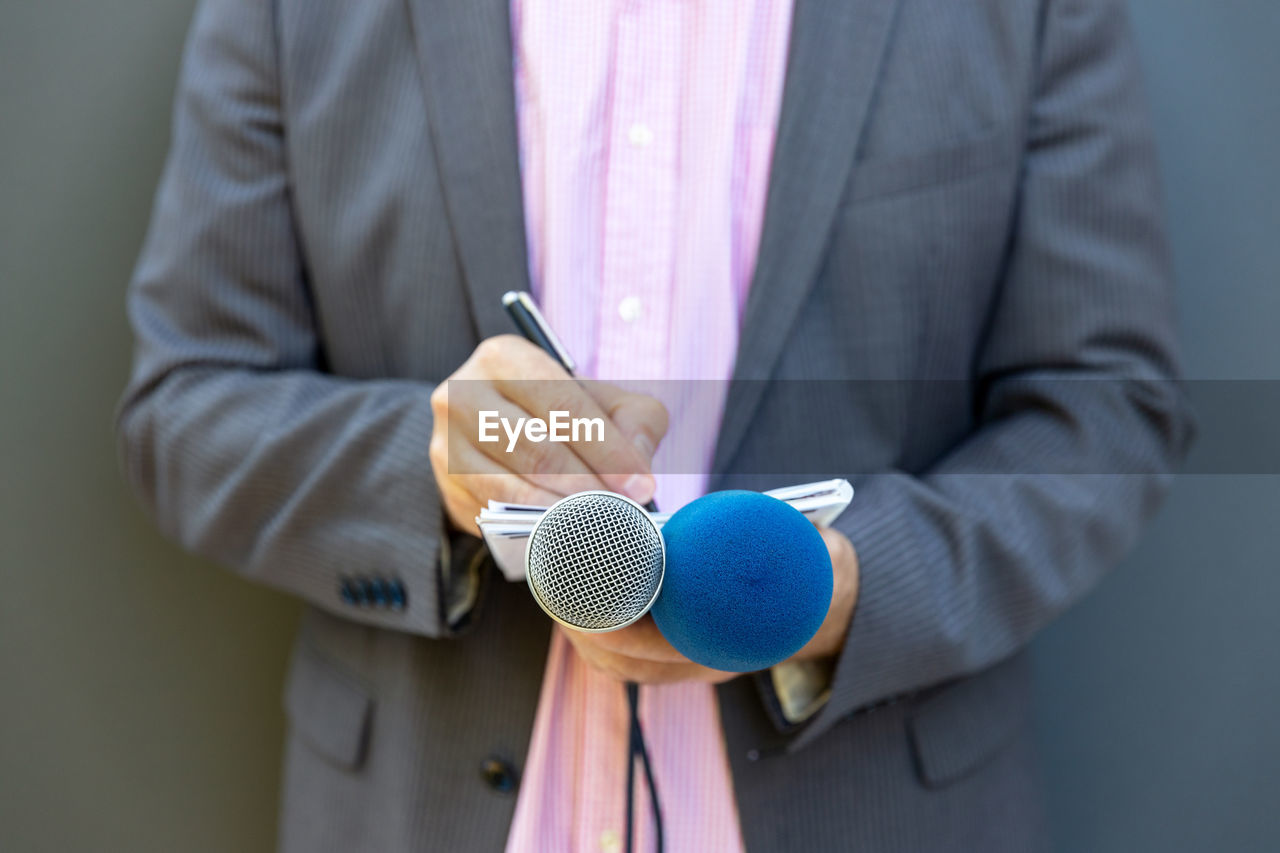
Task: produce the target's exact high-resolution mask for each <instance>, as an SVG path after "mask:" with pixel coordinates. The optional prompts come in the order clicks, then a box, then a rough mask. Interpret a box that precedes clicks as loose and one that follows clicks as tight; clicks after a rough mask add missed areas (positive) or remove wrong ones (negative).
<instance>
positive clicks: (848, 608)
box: [792, 527, 858, 660]
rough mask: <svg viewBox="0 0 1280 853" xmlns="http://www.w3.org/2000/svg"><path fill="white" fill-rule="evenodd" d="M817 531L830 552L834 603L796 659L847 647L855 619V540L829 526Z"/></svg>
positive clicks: (822, 655) (835, 652) (827, 654)
mask: <svg viewBox="0 0 1280 853" xmlns="http://www.w3.org/2000/svg"><path fill="white" fill-rule="evenodd" d="M818 532H819V533H821V534H822V541H823V542H825V543H826V544H827V553H828V554H830V555H831V574H832V589H831V606H830V607H829V608H827V618H826V619H825V620H823V622H822V626H821V627H820V628H818V633H816V634H814V635H813V639H812V640H810V641H809V642H808V643H806V644H805V646H804V648H802V649H801V650H800V651H798V652H796V653H795V655H794V656H793V657H792V659H793V660H813V659H816V658H825V657H836V656H838V655H839V654H840V651H841V650H842V649H843V648H844V639H845V636H846V635H847V634H848V633H849V623H850V622H852V621H853V610H854V607H855V606H856V605H857V603H858V552H857V551H856V550H854V547H853V543H852V542H850V541H849V538H848V537H847V536H845V535H844V534H843V533H841V532H840V531H838V530H835V529H833V528H830V527H820V528H818Z"/></svg>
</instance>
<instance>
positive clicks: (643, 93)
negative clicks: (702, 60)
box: [596, 0, 682, 379]
mask: <svg viewBox="0 0 1280 853" xmlns="http://www.w3.org/2000/svg"><path fill="white" fill-rule="evenodd" d="M680 14H681V12H680V7H679V4H678V3H673V2H670V0H629V2H625V3H623V4H622V6H621V9H620V12H619V19H618V25H617V35H616V38H617V44H616V50H615V60H614V63H613V67H612V72H611V73H612V98H611V110H610V113H609V131H608V150H609V156H608V167H607V172H606V180H605V189H604V192H605V200H604V240H603V252H602V257H601V287H600V294H601V299H600V309H599V310H600V317H599V329H600V330H601V333H600V335H599V338H598V342H597V353H596V354H597V376H599V377H600V378H613V379H661V378H664V377H665V376H666V374H667V368H668V365H667V360H668V358H667V356H668V353H669V352H670V346H669V330H670V325H671V324H670V322H669V320H670V316H669V312H670V309H671V299H670V298H669V291H670V288H671V286H672V281H671V276H672V270H673V269H674V263H673V259H674V251H675V247H674V240H675V221H676V180H677V177H678V175H677V172H678V166H679V163H678V158H677V143H678V135H679V109H678V105H679V101H678V98H679V84H680V73H681V69H680V67H679V59H678V56H679V52H678V50H677V47H678V45H679V44H680V38H681V35H682V33H681V20H680Z"/></svg>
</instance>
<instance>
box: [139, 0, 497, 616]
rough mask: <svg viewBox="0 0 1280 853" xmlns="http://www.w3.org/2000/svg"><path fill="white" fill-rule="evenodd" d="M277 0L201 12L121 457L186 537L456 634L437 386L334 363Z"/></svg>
mask: <svg viewBox="0 0 1280 853" xmlns="http://www.w3.org/2000/svg"><path fill="white" fill-rule="evenodd" d="M272 5H273V4H271V3H268V2H263V1H262V0H208V2H204V3H202V4H201V6H200V7H199V9H198V11H197V14H196V18H195V22H194V24H193V27H192V31H191V35H190V38H189V41H188V44H187V50H186V54H185V59H184V66H183V72H182V75H181V78H180V81H179V86H178V94H177V100H176V105H175V112H174V126H173V139H172V147H171V151H170V155H169V160H168V162H167V165H166V168H165V172H164V175H163V178H162V181H161V186H160V189H159V191H158V194H157V198H156V203H155V208H154V212H153V219H152V223H151V228H150V231H149V234H148V237H147V240H146V244H145V246H144V248H143V252H142V255H141V258H140V260H139V263H138V267H137V269H136V272H135V276H134V279H133V281H132V284H131V287H130V291H129V298H128V309H129V317H130V321H131V323H132V325H133V329H134V333H135V339H136V349H135V356H134V368H133V373H132V377H131V380H130V383H129V385H128V388H127V389H126V391H125V394H124V397H123V399H122V401H121V404H120V407H119V409H118V413H117V431H118V437H119V447H120V453H121V457H122V461H123V466H124V469H125V472H126V476H127V478H128V480H129V481H130V483H131V485H132V486H133V488H134V489H135V491H136V492H137V494H138V495H139V496H140V497H141V500H142V502H143V504H144V506H145V507H146V509H147V510H148V511H149V513H150V514H151V515H152V516H153V517H154V519H155V521H156V522H157V523H158V525H159V527H160V528H161V530H162V531H163V532H164V533H165V534H166V535H167V536H169V537H171V538H173V539H175V540H177V541H178V542H179V543H181V544H182V545H183V546H184V547H186V548H187V549H189V550H191V551H193V552H196V553H198V554H200V555H203V556H205V557H208V558H210V559H212V560H215V561H217V562H219V563H221V564H224V565H226V566H229V567H232V568H234V569H235V570H237V571H238V572H240V573H242V574H244V575H246V576H248V577H250V578H253V579H255V580H257V581H260V582H262V583H265V584H268V585H270V586H273V587H276V588H279V589H281V590H284V591H287V592H289V593H292V594H294V595H297V596H300V597H302V598H303V599H306V600H307V601H309V602H311V603H313V604H315V605H318V606H319V607H322V608H325V609H328V610H331V611H333V612H335V613H338V614H340V615H343V616H347V617H350V618H353V619H356V620H359V621H363V622H367V623H370V624H374V625H379V626H384V627H388V628H396V629H400V630H405V631H411V632H415V633H419V634H424V635H427V636H440V635H444V634H448V633H449V632H450V625H449V620H448V618H447V612H448V610H449V608H450V600H451V598H456V596H452V595H451V592H450V590H449V589H448V588H446V587H447V585H446V584H444V583H443V581H442V571H441V563H440V560H441V557H442V556H443V555H444V553H445V552H447V551H448V550H449V548H448V544H449V543H448V540H447V534H446V533H445V527H444V524H443V512H442V509H441V503H440V499H439V496H438V493H437V490H436V487H435V484H434V482H433V479H432V475H431V467H430V464H429V462H428V457H427V445H428V442H429V440H430V436H431V430H432V417H431V407H430V404H429V395H430V392H431V386H430V385H428V384H424V383H422V382H414V381H402V380H385V381H357V380H353V379H347V378H340V377H336V376H333V375H328V374H326V373H325V372H324V369H323V364H324V352H323V341H322V340H321V339H320V336H319V335H318V332H317V329H316V321H315V317H314V315H313V312H312V306H311V303H310V297H309V292H308V285H307V276H306V271H305V268H304V263H303V255H302V252H301V251H300V249H299V244H298V240H297V238H296V234H295V230H294V223H293V219H292V215H291V210H290V186H289V178H288V173H287V168H286V162H285V153H284V137H283V134H284V128H283V126H282V119H281V103H280V87H279V83H278V79H277V68H276V61H277V60H276V48H275V28H274V19H273V10H272ZM468 540H470V541H468ZM475 544H476V541H475V540H472V539H471V537H459V539H458V540H457V541H456V542H455V546H456V547H455V548H454V550H455V551H458V552H459V554H458V556H459V557H460V559H459V560H457V561H455V562H457V563H460V564H461V565H469V564H471V563H472V562H473V561H472V560H471V559H470V557H469V556H464V555H462V554H461V553H460V551H461V549H463V548H466V549H468V551H473V550H474V546H475ZM344 588H345V589H344ZM344 598H345V600H344Z"/></svg>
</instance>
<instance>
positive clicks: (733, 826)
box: [507, 0, 791, 853]
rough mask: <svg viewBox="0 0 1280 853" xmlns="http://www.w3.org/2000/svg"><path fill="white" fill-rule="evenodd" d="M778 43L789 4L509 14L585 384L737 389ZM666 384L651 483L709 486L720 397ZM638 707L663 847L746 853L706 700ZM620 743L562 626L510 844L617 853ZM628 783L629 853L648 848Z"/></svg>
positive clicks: (523, 139)
mask: <svg viewBox="0 0 1280 853" xmlns="http://www.w3.org/2000/svg"><path fill="white" fill-rule="evenodd" d="M790 30H791V0H733V2H728V0H726V2H703V3H690V2H687V0H558V1H557V2H554V3H549V2H540V0H513V2H512V35H513V43H514V46H515V60H516V62H515V68H516V81H515V82H516V95H517V111H518V115H519V132H520V155H521V168H522V180H523V188H524V203H525V220H526V223H527V225H526V227H527V229H528V237H529V254H530V258H529V264H530V272H531V275H532V281H533V287H534V292H535V294H536V295H537V296H538V298H539V300H540V302H541V304H542V307H543V311H544V313H545V314H546V316H547V319H548V321H549V322H550V323H551V325H552V327H553V328H555V329H556V331H557V332H558V333H559V334H560V336H561V337H562V338H563V339H564V342H565V344H566V346H567V347H568V349H569V351H570V352H571V353H572V354H573V355H574V357H575V359H577V360H578V362H579V368H580V371H581V373H582V374H583V375H586V376H592V377H595V378H599V379H610V380H662V379H716V380H723V379H727V378H728V377H729V376H730V375H731V374H732V371H733V362H734V358H735V354H736V351H737V345H738V329H739V325H740V322H741V317H742V310H743V308H744V306H745V303H746V296H747V290H748V287H749V285H750V280H751V275H752V271H753V269H754V266H755V259H756V250H757V246H758V243H759V239H760V229H761V225H762V220H763V214H764V201H765V193H766V191H767V187H768V178H769V164H770V159H771V156H772V153H773V142H774V135H775V130H776V126H777V118H778V109H779V105H780V101H781V96H782V84H783V79H784V76H785V67H786V55H787V42H788V39H789V35H790ZM662 387H664V388H667V389H670V390H669V392H668V393H667V394H666V395H665V398H664V400H663V402H664V403H666V404H667V408H668V410H669V412H670V416H671V419H670V430H669V432H668V439H667V441H665V442H664V444H663V446H662V447H661V448H659V451H658V457H657V459H656V460H655V468H656V469H658V470H661V468H662V467H663V456H664V454H666V455H668V456H669V455H670V454H672V453H680V454H681V455H680V458H681V460H682V466H683V467H682V468H681V470H691V469H690V467H689V466H688V465H687V463H685V462H684V460H688V459H695V460H699V461H700V462H701V463H702V464H701V465H700V466H698V467H699V468H700V469H701V470H703V471H705V470H706V469H707V468H709V466H710V462H711V456H712V453H713V451H714V447H715V439H716V432H717V429H718V425H719V421H720V415H721V411H722V407H723V402H724V401H723V397H722V396H720V395H711V396H712V397H713V399H711V400H708V395H707V394H705V393H704V392H705V389H704V392H703V393H699V394H697V395H696V396H697V399H692V398H691V397H690V396H689V395H681V394H680V393H679V392H678V390H677V389H676V387H675V386H674V385H673V384H667V385H663V386H662ZM716 387H719V388H721V389H722V390H723V386H722V385H719V384H717V385H716ZM722 390H721V392H720V394H721V395H722ZM681 396H684V397H685V398H684V399H681V398H680V397H681ZM676 444H680V445H683V446H684V448H685V449H683V450H676V449H675V447H674V445H676ZM690 448H691V449H690ZM705 488H706V475H705V474H660V475H659V476H658V491H657V496H656V498H657V501H658V504H659V505H660V506H662V507H663V508H664V509H674V508H677V507H679V506H681V505H683V504H684V503H687V502H688V501H690V500H692V499H693V498H695V497H697V496H698V495H700V494H702V493H703V491H704V490H705ZM640 695H641V699H640V703H641V722H642V725H643V727H644V730H645V734H646V736H647V738H648V741H649V748H650V751H651V757H652V760H653V763H654V772H655V775H656V777H657V784H658V788H659V793H660V795H661V797H662V807H663V817H664V827H665V831H666V839H667V847H668V849H669V850H673V851H684V850H716V851H735V850H741V849H742V841H741V837H740V834H739V828H738V817H737V807H736V804H735V801H734V796H733V786H732V781H731V779H730V776H729V767H728V761H727V757H726V755H725V747H724V737H723V734H722V732H721V729H720V720H719V709H718V706H717V704H716V701H715V694H714V691H713V689H712V688H711V687H709V686H708V685H705V684H701V683H685V684H675V685H668V686H652V687H643V688H641V694H640ZM627 731H628V729H627V705H626V696H625V694H624V691H623V688H622V686H621V685H620V684H619V683H618V682H617V681H615V680H613V679H612V678H610V677H608V676H605V675H602V674H601V673H599V672H597V671H595V670H593V669H591V668H590V667H588V666H587V665H586V664H585V663H584V662H583V661H582V659H581V658H579V657H578V656H577V655H576V654H575V653H574V651H573V648H572V646H571V645H570V644H569V642H568V641H567V640H566V639H565V638H564V636H563V635H562V634H561V633H560V632H559V629H557V632H556V633H555V635H554V636H553V639H552V643H551V650H550V654H549V657H548V660H547V668H546V674H545V677H544V680H543V685H542V693H541V698H540V700H539V705H538V712H537V717H536V719H535V722H534V729H533V739H532V742H531V745H530V747H529V755H528V757H527V760H526V763H525V770H524V774H523V775H524V781H523V783H522V786H521V789H520V795H519V800H518V802H517V805H516V813H515V819H514V821H513V824H512V827H511V833H510V835H509V837H508V843H507V849H508V850H509V851H527V850H535V851H542V850H547V851H583V853H585V852H586V851H610V850H621V849H623V848H624V847H625V839H624V838H623V833H624V832H625V826H624V823H625V817H624V809H625V804H624V802H623V801H624V797H623V792H624V790H625V779H626V769H627V768H626V761H625V758H626V755H627ZM642 780H643V776H642V775H641V774H639V773H638V774H637V797H636V815H637V820H636V823H637V838H638V845H637V847H636V849H637V850H651V849H653V846H654V834H653V825H652V814H651V812H650V809H649V804H648V797H647V792H646V790H645V787H644V784H643V781H642Z"/></svg>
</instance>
